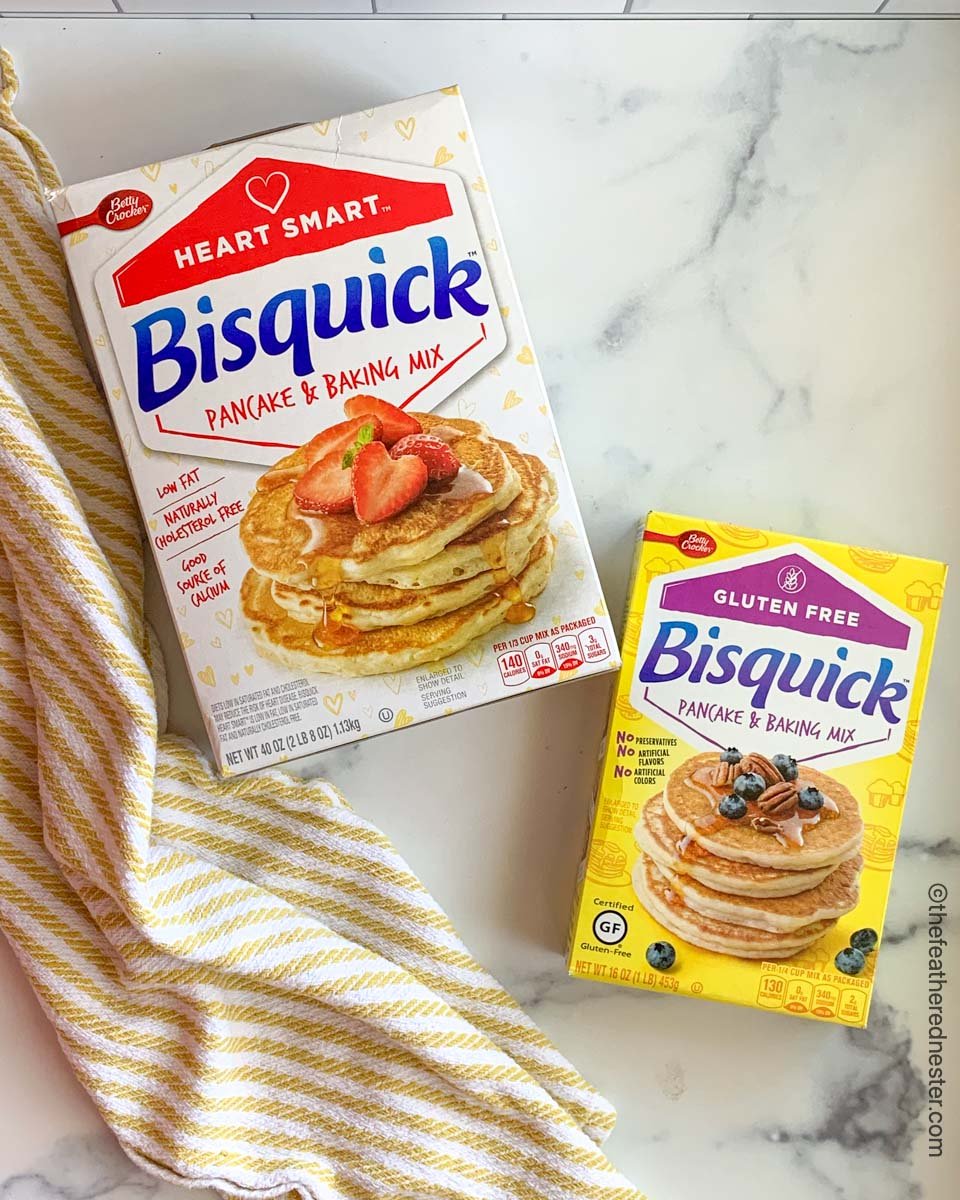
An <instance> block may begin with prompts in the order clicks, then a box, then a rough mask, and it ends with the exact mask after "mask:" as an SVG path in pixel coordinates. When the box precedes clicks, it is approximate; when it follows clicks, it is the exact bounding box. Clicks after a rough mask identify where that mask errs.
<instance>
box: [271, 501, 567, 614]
mask: <svg viewBox="0 0 960 1200" xmlns="http://www.w3.org/2000/svg"><path fill="white" fill-rule="evenodd" d="M536 532H537V534H538V536H537V539H536V540H537V541H538V542H539V541H540V540H541V539H542V538H543V537H544V535H545V534H546V532H547V527H546V525H545V524H544V525H539V526H537V529H536ZM532 549H533V547H532V546H526V547H522V546H518V547H517V550H518V552H517V553H516V554H512V555H511V557H510V559H509V560H508V564H507V566H506V567H505V568H503V569H500V570H486V571H482V572H481V573H480V574H479V575H473V576H471V577H470V578H467V579H460V580H457V581H456V582H454V583H442V584H438V585H437V586H435V587H425V588H422V589H421V590H420V591H411V590H408V589H405V588H395V587H388V586H386V585H382V584H376V583H341V584H338V585H337V586H336V587H335V588H331V589H330V590H329V591H326V592H317V591H310V590H307V589H303V588H295V587H292V586H291V585H290V584H288V583H278V582H277V581H276V580H274V581H273V591H272V595H273V600H274V603H275V604H276V605H277V606H278V607H279V608H282V609H283V611H284V612H285V613H286V614H287V615H288V616H290V617H292V618H293V619H294V620H295V621H304V622H306V623H307V624H309V625H316V624H317V623H318V622H320V621H325V620H330V619H332V620H334V621H338V622H339V623H340V624H342V625H346V626H349V627H350V628H351V629H383V628H386V627H387V626H390V625H415V624H417V623H418V622H419V621H425V620H427V619H428V618H430V617H439V616H442V615H443V614H444V613H448V612H453V611H454V610H455V609H457V608H463V607H464V605H467V604H472V603H473V602H474V601H475V600H479V599H481V598H482V597H484V596H486V595H489V594H490V592H494V591H497V590H498V589H503V588H506V587H508V586H509V585H510V584H511V583H512V582H513V581H514V580H515V579H516V577H517V576H518V575H519V574H520V573H521V572H522V571H523V568H524V567H525V566H526V565H527V561H528V560H529V558H530V554H531V551H532ZM443 553H444V552H443V551H441V554H443Z"/></svg>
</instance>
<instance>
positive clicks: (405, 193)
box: [113, 158, 453, 308]
mask: <svg viewBox="0 0 960 1200" xmlns="http://www.w3.org/2000/svg"><path fill="white" fill-rule="evenodd" d="M188 202H189V200H188ZM452 211H453V210H452V207H451V204H450V198H449V196H448V194H447V189H446V186H445V185H444V184H442V183H423V182H419V181H414V180H409V179H394V178H391V177H389V176H386V175H373V174H368V173H367V172H366V171H348V170H337V169H336V168H333V167H325V166H318V165H317V164H315V163H303V162H292V161H289V160H287V159H275V158H257V159H254V161H253V162H251V163H248V164H247V166H245V167H244V168H243V169H242V170H241V171H239V172H238V173H237V174H236V175H234V177H233V178H232V179H230V180H229V181H228V182H227V183H225V184H224V186H223V187H222V188H220V189H219V191H217V192H215V193H214V194H213V195H212V196H208V197H207V199H206V200H204V201H202V202H201V203H200V204H199V205H197V207H196V208H194V209H193V210H192V211H191V212H189V213H188V214H187V215H186V216H185V217H184V219H183V220H182V221H180V222H178V224H176V225H174V226H173V227H172V228H170V229H168V230H167V231H166V232H165V233H162V234H160V236H159V237H158V238H157V239H156V241H154V242H151V244H150V245H149V246H146V247H145V248H144V249H143V250H141V251H140V252H139V253H138V254H136V255H135V256H134V257H133V258H131V259H130V260H129V261H128V262H126V263H124V265H123V266H122V267H119V268H118V269H117V270H116V271H115V272H114V275H113V280H114V284H115V286H116V289H117V297H118V299H119V301H120V304H121V306H122V307H124V308H127V307H129V306H130V305H133V304H141V303H142V302H144V301H146V300H154V299H156V298H157V297H158V296H166V295H169V294H170V293H172V292H178V291H180V290H182V289H185V288H190V287H195V286H197V285H198V284H204V283H210V282H211V281H213V280H216V279H224V278H226V277H227V276H230V275H238V274H241V273H242V272H245V271H250V270H254V269H256V268H257V267H263V266H266V265H268V264H269V263H274V262H278V261H280V260H281V259H284V258H292V257H295V256H296V255H299V254H315V253H317V252H318V251H320V250H328V249H330V248H332V247H334V246H343V245H346V244H347V243H348V242H352V241H356V240H358V239H360V238H370V237H378V236H381V235H383V234H387V233H393V232H395V231H397V230H399V229H406V228H408V227H410V226H412V225H425V224H428V223H429V222H431V221H436V220H438V219H440V218H441V217H448V216H450V215H451V213H452Z"/></svg>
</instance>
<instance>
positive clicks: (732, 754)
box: [720, 746, 743, 766]
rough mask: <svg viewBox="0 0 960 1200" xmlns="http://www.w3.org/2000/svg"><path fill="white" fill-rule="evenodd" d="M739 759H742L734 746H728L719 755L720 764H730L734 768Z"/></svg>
mask: <svg viewBox="0 0 960 1200" xmlns="http://www.w3.org/2000/svg"><path fill="white" fill-rule="evenodd" d="M741 758H743V755H742V754H741V753H740V751H739V750H738V749H737V748H736V746H728V747H727V748H726V750H723V751H721V753H720V761H721V762H725V763H732V764H733V765H734V766H736V764H737V763H738V762H739V761H740V759H741Z"/></svg>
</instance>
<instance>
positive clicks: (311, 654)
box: [240, 534, 555, 675]
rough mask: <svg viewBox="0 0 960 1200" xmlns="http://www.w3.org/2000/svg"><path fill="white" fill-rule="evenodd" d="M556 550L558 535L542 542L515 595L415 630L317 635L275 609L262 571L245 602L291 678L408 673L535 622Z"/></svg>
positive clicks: (259, 635)
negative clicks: (507, 625)
mask: <svg viewBox="0 0 960 1200" xmlns="http://www.w3.org/2000/svg"><path fill="white" fill-rule="evenodd" d="M554 546H555V540H554V538H553V537H552V536H551V535H549V534H548V535H547V536H545V537H543V538H541V540H540V541H539V542H538V543H537V545H536V546H535V547H534V551H533V553H532V554H531V556H530V561H529V562H528V563H527V565H526V567H524V569H523V570H522V571H521V572H520V575H519V576H518V577H517V580H516V586H515V587H511V588H509V589H504V590H503V591H502V592H491V593H490V594H488V595H486V596H484V597H483V598H482V599H480V600H475V601H474V602H473V603H472V604H467V605H464V607H463V608H458V609H456V610H455V611H454V612H451V613H446V614H444V615H443V616H439V617H431V618H430V619H429V620H426V621H421V622H419V623H418V624H416V625H405V626H391V627H389V628H386V629H371V630H367V631H359V630H352V629H346V628H344V627H342V626H340V625H338V624H337V623H336V622H333V621H328V622H327V623H326V624H325V625H319V626H316V627H314V626H311V625H308V624H306V623H304V622H303V621H295V620H293V619H292V618H291V617H290V616H288V615H287V613H285V612H284V610H283V609H282V608H280V607H278V605H277V604H276V603H275V602H274V599H273V596H272V594H271V592H272V587H273V581H272V580H271V579H269V578H268V577H266V576H264V575H258V574H257V572H256V571H248V572H247V574H246V576H245V577H244V580H243V584H242V586H241V589H240V602H241V606H242V608H243V612H244V616H245V617H246V618H247V620H248V621H249V623H250V630H251V633H252V635H253V640H254V644H255V645H256V647H257V650H258V651H259V652H260V653H261V654H263V655H264V656H265V657H266V658H271V659H273V660H274V661H276V662H280V663H282V664H283V665H284V666H287V667H290V668H291V669H292V670H295V671H322V672H326V673H329V674H336V675H380V674H383V673H385V672H394V671H403V670H405V669H407V668H408V667H417V666H421V665H422V664H424V663H431V662H436V661H437V660H438V659H441V658H446V657H447V656H448V655H451V654H456V653H457V652H458V651H460V650H462V649H463V648H464V647H465V646H467V645H468V644H469V643H470V642H472V641H473V640H474V638H477V637H480V636H481V634H485V633H489V631H490V630H491V629H494V628H495V627H496V626H497V625H499V624H501V622H503V621H508V620H510V619H511V616H512V615H513V612H514V611H516V610H519V611H517V618H518V619H519V620H529V619H530V617H531V616H532V615H533V613H532V612H531V611H529V610H530V607H531V606H530V605H529V601H530V600H532V599H533V598H534V597H535V596H537V595H539V594H540V592H541V591H542V590H543V588H544V587H545V586H546V582H547V579H548V577H549V575H550V569H551V567H552V565H553V554H554ZM315 635H316V638H315Z"/></svg>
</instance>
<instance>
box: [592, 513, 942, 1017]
mask: <svg viewBox="0 0 960 1200" xmlns="http://www.w3.org/2000/svg"><path fill="white" fill-rule="evenodd" d="M638 541H639V544H638V548H637V555H636V561H635V565H634V572H633V581H632V583H631V585H630V591H631V594H630V600H629V603H628V606H627V612H626V617H625V621H624V631H625V632H624V638H623V654H624V666H623V671H622V672H621V675H620V679H619V682H618V684H617V687H616V689H615V692H614V695H613V698H612V700H611V705H610V719H609V725H608V728H607V737H606V741H605V744H604V751H603V755H602V768H601V772H600V779H599V782H598V786H597V792H596V798H595V803H594V809H593V817H592V828H591V833H590V837H589V840H588V842H587V849H586V855H585V863H584V869H583V870H582V871H581V872H580V874H579V876H578V890H577V899H576V905H575V910H574V916H573V920H572V923H571V934H570V943H569V950H568V969H569V971H570V973H571V974H573V975H575V976H578V977H582V978H584V979H590V980H592V981H597V980H599V981H604V980H606V981H608V982H611V983H616V984H618V985H626V986H628V987H637V988H646V989H651V990H664V991H670V992H674V993H676V994H679V995H684V996H691V997H701V998H704V999H712V1000H723V1001H728V1002H731V1003H735V1004H743V1005H747V1006H750V1007H755V1008H763V1009H765V1010H767V1011H770V1012H780V1013H784V1014H788V1015H790V1016H800V1017H806V1018H810V1019H815V1020H822V1021H837V1022H841V1023H844V1024H846V1025H851V1026H860V1025H863V1024H865V1023H866V1020H867V1016H868V1013H869V1007H870V1004H869V1002H870V995H871V991H872V987H873V981H874V975H875V971H876V964H877V950H878V946H879V943H880V940H881V937H882V933H883V918H884V908H885V905H886V900H887V894H888V890H889V885H890V872H891V871H892V869H893V865H894V858H895V852H896V846H897V835H898V832H899V826H900V821H901V818H902V811H903V806H904V803H905V802H906V792H907V784H908V768H909V763H910V760H911V759H912V757H913V755H914V753H915V750H916V746H917V728H918V723H919V717H920V707H921V703H922V699H923V690H924V685H925V682H926V673H927V671H928V669H929V663H930V649H931V644H932V640H933V633H934V629H935V626H936V621H937V611H938V607H937V599H939V597H941V596H942V594H943V580H944V575H945V568H944V567H943V566H942V565H941V564H939V563H934V562H926V561H924V560H922V559H916V558H909V557H906V556H904V555H898V554H892V553H889V552H885V551H877V550H868V549H864V548H863V547H848V546H846V545H842V544H837V545H834V544H832V543H829V542H821V541H814V540H812V539H810V538H803V537H791V536H789V535H787V534H782V533H775V532H772V531H770V530H763V529H749V528H745V527H743V526H740V525H733V524H730V523H728V522H723V521H710V522H708V521H704V520H703V519H700V518H693V517H685V516H678V515H676V514H673V513H661V512H654V513H650V514H649V515H648V517H647V520H646V523H645V525H644V526H643V528H642V531H641V535H640V538H639V539H638ZM934 598H937V599H934ZM930 600H934V602H933V603H930V602H928V601H930Z"/></svg>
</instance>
